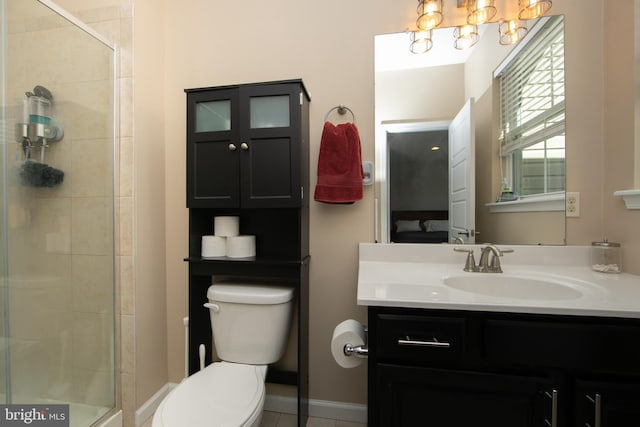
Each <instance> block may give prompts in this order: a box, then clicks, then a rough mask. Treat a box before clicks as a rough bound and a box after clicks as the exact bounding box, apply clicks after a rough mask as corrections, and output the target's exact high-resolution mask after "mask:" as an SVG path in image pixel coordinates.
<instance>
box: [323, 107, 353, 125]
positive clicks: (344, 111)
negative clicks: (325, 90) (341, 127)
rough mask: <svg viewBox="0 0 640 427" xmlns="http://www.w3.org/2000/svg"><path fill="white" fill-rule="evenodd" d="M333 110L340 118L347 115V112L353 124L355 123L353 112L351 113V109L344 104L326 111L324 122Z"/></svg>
mask: <svg viewBox="0 0 640 427" xmlns="http://www.w3.org/2000/svg"><path fill="white" fill-rule="evenodd" d="M334 110H338V114H340V115H341V116H344V115H345V114H347V111H348V112H350V113H351V117H352V119H351V121H352V122H353V123H355V122H356V115H355V114H353V111H351V108H349V107H347V106H346V105H344V104H340V105H336V106H335V107H333V108H332V109H330V110H329V111H327V114H326V115H325V116H324V121H325V122H326V121H327V119H328V118H329V114H331V113H332V112H333V111H334Z"/></svg>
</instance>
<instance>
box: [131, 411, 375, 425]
mask: <svg viewBox="0 0 640 427" xmlns="http://www.w3.org/2000/svg"><path fill="white" fill-rule="evenodd" d="M296 423H297V419H296V416H295V415H291V414H280V413H278V412H269V411H265V412H264V414H263V415H262V423H261V424H260V427H296ZM142 427H151V418H150V419H149V420H148V421H147V422H146V423H144V424H143V425H142ZM184 427H188V426H184ZM307 427H367V425H366V424H361V423H351V422H348V421H337V420H329V419H326V418H309V420H308V421H307Z"/></svg>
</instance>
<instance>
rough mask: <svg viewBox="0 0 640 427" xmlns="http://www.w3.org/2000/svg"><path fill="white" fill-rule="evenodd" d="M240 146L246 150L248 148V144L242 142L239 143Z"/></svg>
mask: <svg viewBox="0 0 640 427" xmlns="http://www.w3.org/2000/svg"><path fill="white" fill-rule="evenodd" d="M240 148H242V149H243V150H244V151H247V150H248V149H249V144H247V143H246V142H243V143H242V144H240Z"/></svg>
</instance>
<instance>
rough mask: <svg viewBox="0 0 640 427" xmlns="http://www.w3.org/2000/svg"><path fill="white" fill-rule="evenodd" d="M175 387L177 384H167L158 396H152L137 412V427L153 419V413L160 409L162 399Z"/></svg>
mask: <svg viewBox="0 0 640 427" xmlns="http://www.w3.org/2000/svg"><path fill="white" fill-rule="evenodd" d="M175 386H177V384H175V383H167V384H165V385H164V386H162V388H161V389H160V390H158V391H157V392H156V394H154V395H153V396H151V397H150V398H149V400H147V401H146V402H144V403H143V404H142V406H141V407H139V408H138V409H137V410H136V424H135V425H136V427H140V426H141V425H143V424H144V423H145V422H147V420H148V419H149V418H151V417H153V413H154V412H155V411H156V409H158V406H160V402H162V399H164V398H165V396H166V395H167V394H169V392H170V391H171V390H173V389H174V387H175Z"/></svg>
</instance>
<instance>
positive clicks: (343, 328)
mask: <svg viewBox="0 0 640 427" xmlns="http://www.w3.org/2000/svg"><path fill="white" fill-rule="evenodd" d="M365 343H366V335H365V333H364V326H362V324H360V322H358V321H357V320H353V319H347V320H345V321H344V322H342V323H340V324H339V325H338V326H336V328H335V329H334V330H333V337H332V338H331V354H332V355H333V358H334V359H335V361H336V362H337V363H338V365H340V366H342V367H343V368H355V367H356V366H360V365H361V364H362V361H363V359H362V358H360V357H356V356H347V355H346V354H344V346H345V345H347V344H351V345H352V346H354V347H355V346H358V345H364V344H365Z"/></svg>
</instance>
